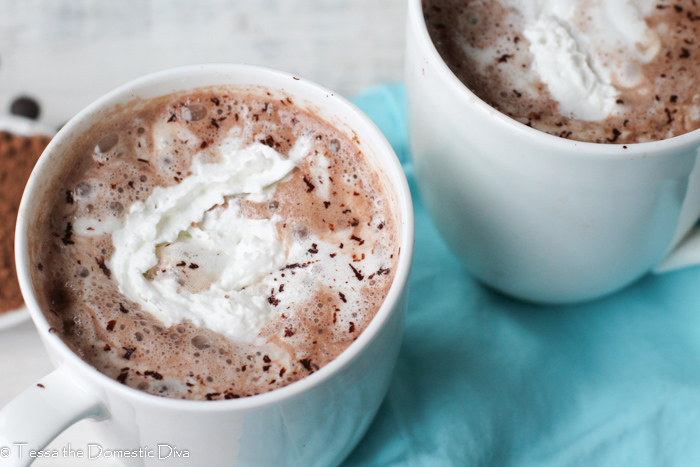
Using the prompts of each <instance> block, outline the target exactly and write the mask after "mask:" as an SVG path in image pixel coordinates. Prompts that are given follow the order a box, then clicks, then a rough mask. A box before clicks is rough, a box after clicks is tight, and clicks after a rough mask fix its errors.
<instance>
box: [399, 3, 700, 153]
mask: <svg viewBox="0 0 700 467" xmlns="http://www.w3.org/2000/svg"><path fill="white" fill-rule="evenodd" d="M422 5H423V0H409V5H408V25H409V26H408V27H409V29H412V30H413V33H417V34H416V35H417V39H418V41H419V42H420V43H419V44H418V45H419V47H420V46H422V47H424V48H425V50H426V51H427V53H428V54H429V57H430V58H431V59H432V60H433V62H434V63H433V65H434V68H435V69H436V72H437V73H438V74H439V75H441V77H442V78H444V80H445V81H446V84H447V85H448V86H449V87H450V88H451V89H452V90H453V91H454V93H455V95H456V96H458V98H459V99H461V100H462V101H464V102H465V103H466V104H468V105H475V106H476V107H477V108H478V110H479V111H480V112H482V113H484V115H485V116H488V117H489V118H494V119H495V121H496V122H497V123H498V124H499V125H502V126H506V127H508V128H510V129H511V130H513V131H515V132H517V133H520V134H521V135H523V136H525V137H527V138H532V139H537V140H538V142H540V143H545V144H547V145H549V146H551V147H553V148H554V149H560V150H561V151H562V152H561V153H560V154H557V157H564V156H568V157H585V158H588V159H601V158H602V159H607V158H614V159H616V160H619V159H620V157H621V156H624V157H625V158H626V159H638V158H647V157H663V156H664V153H665V152H666V151H669V150H675V149H678V148H683V147H687V146H690V147H692V146H697V145H698V144H699V143H700V128H698V129H696V130H693V131H690V132H687V133H683V134H681V135H678V136H673V137H671V138H665V139H661V140H656V141H647V142H642V143H592V142H586V141H577V140H573V139H566V138H561V137H559V136H555V135H551V134H549V133H545V132H544V131H541V130H537V129H535V128H532V127H529V126H527V125H525V124H523V123H520V122H518V121H517V120H515V119H513V118H511V117H509V116H508V115H506V114H504V113H503V112H501V111H500V110H498V109H496V108H495V107H492V106H491V105H489V104H488V103H486V102H485V101H484V100H483V99H481V98H480V97H479V96H477V95H476V94H475V93H474V92H473V91H472V90H471V89H469V88H468V87H467V86H466V85H465V84H464V83H462V81H461V80H460V79H459V78H458V77H457V75H455V74H454V72H453V71H452V70H451V69H450V67H449V66H448V65H447V64H446V63H445V60H443V58H442V56H441V55H440V53H439V52H438V50H437V48H436V47H435V44H434V43H433V40H432V39H431V37H430V34H429V33H428V27H427V25H426V22H425V19H424V17H423V7H422ZM412 24H413V26H411V25H412ZM408 34H411V31H408ZM409 53H410V51H409Z"/></svg>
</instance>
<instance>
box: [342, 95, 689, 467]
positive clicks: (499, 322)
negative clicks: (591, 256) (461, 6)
mask: <svg viewBox="0 0 700 467" xmlns="http://www.w3.org/2000/svg"><path fill="white" fill-rule="evenodd" d="M353 101H354V102H355V104H356V105H358V106H359V107H360V108H361V109H362V110H363V111H364V112H365V113H367V115H369V117H370V118H372V119H373V120H374V121H375V122H376V123H377V125H378V126H379V128H380V129H381V130H382V131H383V132H384V134H385V135H386V136H387V139H388V140H389V142H390V143H391V144H392V146H393V147H394V149H395V150H396V152H397V154H398V156H399V158H400V160H401V162H402V163H403V167H404V170H405V172H406V176H407V177H408V181H409V184H410V186H411V191H412V194H413V197H414V198H413V200H414V207H415V214H416V247H415V256H414V260H413V269H412V276H411V292H410V300H409V309H408V315H407V322H406V333H405V338H404V342H403V346H402V349H401V354H400V356H399V361H398V366H397V368H396V373H395V375H394V379H393V382H392V384H391V387H390V389H389V393H388V395H387V398H386V400H385V401H384V404H383V405H382V407H381V408H380V410H379V414H378V416H377V418H376V419H375V421H374V423H373V424H372V425H371V427H370V429H369V431H368V433H367V435H366V436H365V437H364V439H363V440H362V442H361V443H360V445H359V446H358V447H357V449H355V451H354V452H353V453H352V454H351V455H350V457H349V458H348V459H347V460H346V462H345V464H344V465H345V466H347V467H350V466H416V467H418V466H420V467H423V466H430V467H432V466H482V465H483V466H593V465H595V466H615V467H620V466H634V467H640V466H692V465H700V268H697V267H696V268H689V269H686V270H682V271H678V272H674V273H669V274H666V275H661V276H654V275H648V276H646V277H644V278H642V279H641V280H640V281H638V282H637V283H635V284H633V285H632V286H630V287H628V288H626V289H625V290H623V291H621V292H619V293H617V294H615V295H613V296H610V297H608V298H605V299H602V300H598V301H595V302H591V303H587V304H583V305H576V306H536V305H532V304H526V303H521V302H518V301H515V300H511V299H509V298H506V297H504V296H502V295H499V294H498V293H496V292H493V291H491V290H490V289H487V288H485V287H484V286H482V285H480V284H479V283H477V282H476V281H474V279H472V278H471V277H470V276H469V275H468V274H467V273H466V271H465V270H464V268H463V267H462V266H461V265H460V264H459V263H458V261H457V260H456V258H455V257H454V256H453V255H452V254H451V252H450V251H449V250H448V249H447V246H446V245H445V243H444V242H443V241H442V239H441V238H440V236H439V234H438V232H437V231H436V229H435V227H434V226H433V224H432V223H431V221H430V218H429V217H428V215H427V213H426V211H425V208H424V207H423V204H422V203H421V199H420V196H419V193H418V191H417V190H416V185H415V179H414V176H413V168H412V165H411V162H410V158H409V151H408V143H407V129H406V107H405V91H404V88H403V86H402V85H398V84H397V85H387V86H380V87H376V88H372V89H369V90H367V91H365V92H363V93H362V94H360V95H359V96H356V97H355V98H354V99H353Z"/></svg>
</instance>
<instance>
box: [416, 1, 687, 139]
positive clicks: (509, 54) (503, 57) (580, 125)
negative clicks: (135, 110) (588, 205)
mask: <svg viewBox="0 0 700 467" xmlns="http://www.w3.org/2000/svg"><path fill="white" fill-rule="evenodd" d="M423 4H424V9H423V10H424V15H425V18H426V24H427V26H428V30H429V32H430V35H431V38H432V40H433V42H434V44H435V45H436V48H437V49H438V51H439V52H440V54H441V56H442V57H443V59H444V60H445V62H446V63H447V64H448V66H449V67H450V68H451V69H452V71H453V72H454V73H455V74H456V75H457V76H458V77H459V78H460V80H462V82H464V83H465V84H466V85H467V86H468V87H469V88H470V89H471V90H472V91H474V93H475V94H477V95H478V96H479V97H480V98H482V99H483V100H485V101H486V102H487V103H488V104H490V105H492V106H494V107H496V108H497V109H498V110H501V111H502V112H504V113H506V114H507V115H509V116H511V117H513V118H514V119H516V120H518V121H520V122H522V123H525V124H527V125H530V126H532V127H534V128H537V129H539V130H542V131H545V132H547V133H550V134H554V135H557V136H561V137H565V138H572V139H577V140H581V141H590V142H601V143H631V142H644V141H652V140H659V139H665V138H669V137H672V136H677V135H680V134H683V133H686V132H688V131H692V130H694V129H697V128H699V127H700V106H699V104H700V102H699V101H698V95H697V92H696V91H695V90H697V89H698V87H699V83H700V78H698V76H699V74H700V61H698V60H696V59H694V58H693V57H694V56H695V55H694V54H696V53H697V51H696V49H697V45H698V44H697V37H698V34H699V33H700V21H698V18H700V5H698V4H697V3H695V2H694V1H692V0H688V1H681V2H674V3H669V2H643V1H639V0H610V1H603V0H576V1H571V2H557V1H545V2H541V1H535V0H499V1H495V0H488V1H481V0H478V1H477V0H425V1H424V3H423Z"/></svg>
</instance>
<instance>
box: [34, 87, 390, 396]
mask: <svg viewBox="0 0 700 467" xmlns="http://www.w3.org/2000/svg"><path fill="white" fill-rule="evenodd" d="M64 157H65V158H66V163H65V165H64V172H63V173H62V174H57V175H58V176H56V177H55V179H56V185H55V186H54V187H52V188H51V191H50V192H51V193H53V195H52V198H50V203H49V204H47V205H45V211H44V212H43V213H42V214H41V216H40V218H41V219H42V221H41V226H42V227H41V228H40V229H39V231H37V232H36V238H34V239H32V240H31V241H32V242H34V243H35V245H36V246H35V248H34V249H35V250H36V252H35V253H34V254H33V255H32V261H33V263H34V270H33V271H32V277H33V281H34V283H35V285H36V289H37V293H38V296H39V302H40V305H41V307H42V309H43V310H44V314H45V315H46V317H47V320H48V321H49V323H50V324H51V326H52V327H53V330H54V331H55V332H56V333H57V334H58V335H60V337H61V338H62V339H63V340H64V341H65V342H66V343H67V344H68V346H69V347H70V348H71V349H72V350H73V351H75V352H76V353H77V354H78V355H80V356H81V357H82V358H83V359H84V360H85V361H87V362H88V363H90V364H91V365H93V366H95V367H96V368H97V369H98V370H99V371H101V372H103V373H105V374H106V375H108V376H110V377H112V378H114V379H116V380H117V381H119V382H121V383H123V384H126V385H129V386H131V387H134V388H137V389H141V390H143V391H146V392H149V393H152V394H156V395H161V396H167V397H174V398H183V399H208V400H213V399H231V398H238V397H244V396H250V395H254V394H260V393H263V392H266V391H270V390H273V389H276V388H279V387H282V386H285V385H287V384H290V383H292V382H294V381H297V380H299V379H301V378H303V377H305V376H307V375H309V374H311V373H313V372H314V371H316V370H318V369H319V368H321V367H323V366H324V365H325V364H327V363H328V362H330V361H331V360H333V359H334V358H335V357H337V356H338V355H339V354H340V353H341V352H342V351H343V350H344V349H345V348H347V347H348V346H349V345H350V344H351V343H352V342H353V341H354V340H355V339H356V338H357V337H358V336H359V335H360V333H362V331H363V330H364V329H365V328H366V326H367V325H368V324H369V322H370V321H371V320H372V317H373V316H374V314H375V313H376V311H377V310H378V309H379V307H380V306H381V304H382V302H383V300H384V297H385V296H386V294H387V292H388V290H389V287H390V285H391V282H392V279H393V275H394V267H395V264H396V262H397V260H398V257H399V254H400V252H399V251H398V247H397V245H398V238H397V235H398V233H397V225H396V223H397V220H396V214H395V212H394V211H393V207H392V206H393V199H394V198H395V195H394V193H393V191H392V189H391V187H390V186H389V185H388V184H387V182H386V180H385V179H384V176H383V175H382V174H381V172H379V171H378V170H377V169H376V168H375V167H374V166H373V165H372V163H371V162H370V160H371V157H367V156H366V155H365V154H363V153H362V152H361V151H360V150H359V149H358V146H357V144H356V143H355V142H354V141H352V140H350V139H348V138H347V137H346V136H344V134H342V133H341V132H339V131H338V130H336V129H334V128H333V127H332V126H331V125H329V124H328V123H326V122H324V121H323V120H321V119H319V118H318V117H316V116H315V115H313V114H312V113H309V112H307V111H305V110H302V109H301V108H300V107H297V106H296V105H295V103H294V102H293V100H292V99H291V98H289V97H286V96H285V95H281V94H280V93H279V92H277V91H272V92H271V90H266V89H264V88H255V87H248V88H240V87H238V88H237V87H216V88H204V89H199V90H196V91H192V92H188V93H181V94H174V95H169V96H164V97H162V98H158V99H152V100H146V101H142V100H136V101H133V102H132V103H130V104H128V105H126V106H125V107H122V108H119V109H117V110H116V111H114V112H113V113H112V114H110V115H105V116H103V117H102V118H101V119H100V121H99V122H98V123H96V124H95V125H94V126H93V127H92V128H91V129H90V130H89V131H87V132H86V133H85V134H83V135H82V136H81V137H80V138H79V140H78V143H77V144H75V145H73V146H72V147H71V148H70V149H69V150H68V151H67V152H66V154H64ZM40 239H44V240H40ZM46 239H48V240H46Z"/></svg>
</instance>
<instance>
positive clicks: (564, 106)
mask: <svg viewBox="0 0 700 467" xmlns="http://www.w3.org/2000/svg"><path fill="white" fill-rule="evenodd" d="M499 1H500V3H501V4H503V5H504V6H507V7H512V8H515V9H516V10H517V11H518V12H519V13H520V14H521V15H522V21H523V35H524V36H525V37H526V38H527V40H528V41H529V42H530V48H529V50H530V52H531V53H532V56H533V61H532V69H533V70H534V71H535V72H536V73H537V74H538V75H539V78H540V80H541V81H542V82H543V83H544V84H546V85H547V88H548V89H549V92H550V94H551V95H552V97H553V98H554V99H555V100H557V101H558V102H559V105H560V111H561V112H562V113H563V114H569V115H570V116H572V117H575V118H578V119H581V120H602V119H604V118H605V117H607V116H608V115H611V114H614V113H615V110H616V100H617V98H618V96H619V89H620V88H632V87H634V86H636V85H637V84H639V82H640V80H641V72H640V71H639V69H638V67H637V65H638V64H643V63H647V62H649V61H650V60H651V59H652V58H653V57H654V55H655V54H656V53H657V51H658V50H659V38H658V37H657V36H656V34H655V33H654V32H653V31H651V30H650V29H649V28H648V27H647V24H646V22H645V17H646V16H648V15H649V14H651V12H652V10H653V8H654V3H653V2H649V1H643V0H571V1H567V2H562V1H556V0H550V1H542V0H499Z"/></svg>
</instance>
